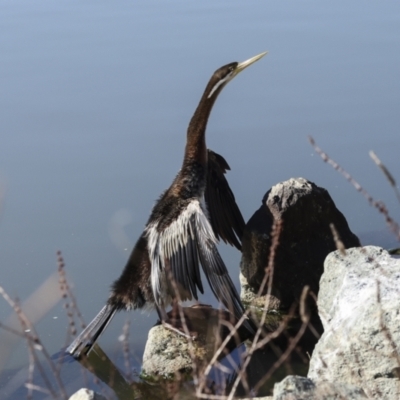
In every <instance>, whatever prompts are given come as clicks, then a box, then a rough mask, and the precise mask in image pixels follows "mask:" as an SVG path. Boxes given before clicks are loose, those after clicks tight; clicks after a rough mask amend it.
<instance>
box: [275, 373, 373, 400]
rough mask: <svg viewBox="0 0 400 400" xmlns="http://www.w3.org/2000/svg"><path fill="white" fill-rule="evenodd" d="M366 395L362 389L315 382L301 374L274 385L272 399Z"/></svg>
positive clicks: (350, 399) (340, 398)
mask: <svg viewBox="0 0 400 400" xmlns="http://www.w3.org/2000/svg"><path fill="white" fill-rule="evenodd" d="M366 398H367V396H366V395H365V393H364V392H363V390H362V389H360V388H357V387H354V386H351V385H347V384H338V383H327V382H322V383H320V384H315V383H314V382H313V381H312V380H311V379H308V378H305V377H303V376H293V375H289V376H287V377H286V378H285V379H284V380H283V381H282V382H279V383H276V384H275V386H274V395H273V397H272V400H343V399H346V400H359V399H360V400H362V399H366Z"/></svg>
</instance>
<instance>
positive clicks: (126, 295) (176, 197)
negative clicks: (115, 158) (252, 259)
mask: <svg viewBox="0 0 400 400" xmlns="http://www.w3.org/2000/svg"><path fill="white" fill-rule="evenodd" d="M265 54H266V53H261V54H259V55H257V56H255V57H252V58H250V59H249V60H247V61H244V62H241V63H238V62H233V63H230V64H227V65H225V66H223V67H221V68H219V69H217V70H216V71H215V72H214V74H213V75H212V77H211V79H210V81H209V82H208V84H207V87H206V89H205V91H204V93H203V96H202V98H201V100H200V103H199V105H198V107H197V109H196V111H195V113H194V115H193V117H192V119H191V121H190V124H189V127H188V130H187V141H186V148H185V155H184V159H183V165H182V168H181V170H180V171H179V172H178V174H177V176H176V178H175V179H174V181H173V182H172V185H171V186H170V187H169V189H167V190H166V191H165V192H164V193H163V194H162V195H161V197H160V198H159V200H158V201H157V202H156V204H155V206H154V208H153V210H152V212H151V215H150V218H149V220H148V222H147V224H146V227H145V229H144V231H143V233H142V234H141V236H140V238H139V240H138V241H137V243H136V245H135V247H134V248H133V250H132V253H131V255H130V257H129V259H128V262H127V264H126V266H125V268H124V270H123V272H122V274H121V276H120V277H119V278H118V279H117V280H116V281H115V282H114V283H113V285H112V287H111V293H110V296H109V298H108V300H107V303H106V305H105V306H104V307H103V308H102V309H101V311H100V312H99V313H98V314H97V316H96V317H95V318H94V319H93V321H92V322H91V323H90V324H89V325H88V326H87V327H86V328H85V329H84V330H83V332H82V333H81V334H80V335H79V336H78V337H77V338H76V339H75V340H74V341H73V342H72V344H71V345H70V346H69V347H68V348H67V352H68V353H70V354H72V355H73V356H74V357H76V358H79V357H80V356H81V355H82V354H88V353H89V351H90V350H91V349H92V347H93V345H94V343H95V342H96V340H97V339H98V338H99V336H100V335H101V333H102V332H103V331H104V329H105V328H106V327H107V325H108V324H109V322H110V321H111V319H112V317H113V316H114V315H115V313H116V312H117V311H119V310H123V309H125V310H132V309H136V308H143V307H148V306H153V307H155V308H156V310H157V312H158V315H159V317H160V320H161V321H162V322H163V323H164V324H167V325H169V317H168V315H167V312H166V307H167V306H168V305H169V304H172V303H173V302H174V301H175V297H176V296H175V293H176V290H175V289H176V288H178V290H179V298H180V300H182V301H183V300H191V299H192V298H195V299H196V300H197V298H198V296H197V290H199V291H200V292H201V293H203V285H202V281H201V277H200V269H199V265H201V267H202V269H203V271H204V275H205V276H206V278H207V280H208V282H209V284H210V286H211V290H212V291H213V293H214V295H215V296H216V298H217V299H218V300H219V301H220V302H221V303H223V304H224V306H225V307H227V309H228V310H229V311H231V312H232V313H233V314H234V316H235V318H237V319H239V318H241V317H242V316H243V313H244V308H243V305H242V303H241V301H240V297H239V294H238V293H237V291H236V288H235V286H234V284H233V282H232V280H231V278H230V276H229V274H228V271H227V269H226V266H225V264H224V262H223V261H222V258H221V256H220V254H219V252H218V250H217V247H216V244H217V242H218V239H219V238H221V239H222V240H224V241H225V242H227V243H230V244H232V245H234V246H236V247H237V248H238V249H240V246H241V245H240V239H241V236H242V233H243V229H244V220H243V217H242V215H241V213H240V211H239V208H238V206H237V205H236V202H235V197H234V195H233V193H232V191H231V189H230V187H229V184H228V182H227V181H226V179H225V176H224V174H225V172H226V170H228V169H229V166H228V164H227V162H226V161H225V159H224V158H223V157H222V156H220V155H219V154H216V153H214V152H213V151H211V150H207V147H206V139H205V133H206V126H207V121H208V117H209V115H210V112H211V109H212V107H213V105H214V102H215V100H216V99H217V97H218V95H219V93H221V91H222V89H223V88H224V86H225V85H226V84H227V83H228V82H229V81H231V80H232V79H233V78H234V77H235V76H236V75H237V74H238V73H239V72H241V71H243V70H244V69H245V68H246V67H248V66H249V65H251V64H253V63H254V62H256V61H257V60H259V59H260V58H261V57H263V56H264V55H265ZM171 277H172V278H173V279H174V282H175V285H172V284H171V279H170V278H171ZM244 326H245V327H246V328H247V329H248V330H249V331H253V330H254V328H253V325H252V324H251V321H249V320H247V319H246V320H245V321H244Z"/></svg>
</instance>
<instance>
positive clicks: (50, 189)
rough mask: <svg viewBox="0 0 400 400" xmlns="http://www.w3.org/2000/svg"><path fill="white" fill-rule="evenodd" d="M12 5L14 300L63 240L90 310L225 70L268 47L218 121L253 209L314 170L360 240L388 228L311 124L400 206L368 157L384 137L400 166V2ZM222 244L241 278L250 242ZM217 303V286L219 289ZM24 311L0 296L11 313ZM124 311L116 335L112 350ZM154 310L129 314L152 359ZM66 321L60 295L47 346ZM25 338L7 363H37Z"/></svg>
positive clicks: (6, 237)
mask: <svg viewBox="0 0 400 400" xmlns="http://www.w3.org/2000/svg"><path fill="white" fill-rule="evenodd" d="M0 11H1V12H0V54H1V57H0V71H1V73H0V87H1V96H0V115H1V117H0V120H1V146H0V194H1V196H2V200H1V217H2V218H1V221H0V249H1V250H0V265H1V271H2V273H1V282H0V285H1V286H3V287H4V289H5V290H6V291H7V292H8V293H9V294H10V295H11V296H12V297H16V296H18V297H19V298H20V299H22V300H23V299H25V298H26V297H27V296H29V295H30V294H31V293H32V292H33V291H35V289H36V288H37V287H38V286H40V285H41V284H42V282H43V281H44V280H45V279H46V278H47V277H48V276H49V275H51V274H52V273H53V272H54V271H55V270H56V268H57V265H56V256H55V254H56V250H58V249H60V250H62V252H63V255H64V257H65V262H66V271H67V274H68V277H69V279H70V281H71V283H73V285H74V293H75V295H76V297H77V299H78V303H79V306H80V309H81V311H82V313H83V314H84V317H85V319H86V321H89V320H91V318H92V317H93V316H94V315H95V314H96V313H97V311H98V310H99V309H100V307H101V306H102V305H103V303H104V301H105V300H106V298H107V295H108V289H109V285H110V283H111V282H112V281H113V280H114V279H116V278H117V277H118V276H119V274H120V271H121V270H122V267H123V266H124V263H125V261H126V259H127V257H128V255H129V252H130V250H131V248H132V246H133V244H134V242H135V241H136V239H137V237H138V236H139V234H140V232H141V231H142V229H143V226H144V224H145V222H146V220H147V218H148V214H149V211H150V209H151V207H152V205H153V204H154V201H155V199H157V197H158V196H159V194H160V193H161V192H162V190H163V189H165V188H166V187H168V186H169V184H170V183H171V181H172V179H173V177H174V176H175V174H176V172H177V171H178V169H179V168H180V165H181V162H182V155H183V148H184V144H185V132H186V127H187V124H188V122H189V120H190V117H191V115H192V113H193V111H194V109H195V107H196V105H197V102H198V100H199V98H200V96H201V94H202V92H203V90H204V87H205V84H206V83H207V81H208V79H209V78H210V76H211V74H212V73H213V71H214V70H215V69H216V68H218V67H220V66H221V65H223V64H226V63H228V62H231V61H243V60H245V59H247V58H249V57H251V56H253V55H255V54H258V53H260V52H262V51H265V50H268V51H269V54H268V56H266V57H265V58H264V59H262V60H261V61H259V62H257V63H256V64H255V65H254V66H252V67H251V68H249V69H248V70H246V71H245V72H244V73H243V74H241V75H240V76H239V77H238V78H237V79H235V80H234V81H233V82H232V83H230V84H229V85H228V86H227V87H226V88H225V89H224V91H223V92H222V94H221V96H220V97H219V99H218V101H217V103H216V105H215V108H214V110H213V112H212V115H211V118H210V121H209V125H208V131H207V143H208V146H209V147H210V148H212V149H213V150H215V151H217V152H219V153H221V154H223V155H224V157H226V159H227V160H228V162H229V164H230V166H231V169H232V171H231V172H230V173H229V175H228V179H229V182H230V184H231V187H232V189H233V191H234V193H235V196H236V199H237V202H238V204H239V206H240V208H241V210H242V213H243V215H244V217H245V220H248V219H249V218H250V217H251V215H252V214H253V212H254V211H255V210H256V209H257V208H258V207H259V205H260V202H261V199H262V197H263V195H264V193H265V192H266V191H267V190H268V189H269V188H270V187H271V186H272V185H273V184H275V183H278V182H280V181H282V180H286V179H288V178H290V177H298V176H302V177H305V178H307V179H309V180H311V181H313V182H315V183H316V184H318V185H320V186H322V187H324V188H326V189H327V190H328V191H329V192H330V194H331V196H332V198H333V199H334V201H335V203H336V205H337V207H338V208H339V209H340V210H341V211H342V212H343V213H344V214H345V216H346V217H347V219H348V222H349V224H350V227H351V229H352V230H353V231H354V232H355V233H356V234H358V235H360V236H361V238H362V237H368V238H370V237H371V236H368V235H370V232H376V231H381V230H384V229H385V222H384V219H383V217H382V216H381V215H379V214H378V213H377V212H376V211H375V210H374V209H372V208H371V207H370V206H369V205H368V203H367V202H366V200H365V199H364V198H363V197H362V196H361V195H360V194H359V193H357V192H356V191H355V190H354V189H353V188H352V187H351V185H349V184H348V183H347V182H346V181H345V179H343V178H342V177H341V176H340V175H339V174H338V173H337V172H336V171H334V170H333V169H332V168H331V167H329V166H328V165H326V164H324V163H323V162H322V160H321V159H320V157H319V156H318V155H316V154H315V152H314V151H313V149H312V148H311V146H310V144H309V143H308V140H307V136H308V135H312V136H313V137H314V139H315V140H316V141H317V143H318V144H319V145H320V146H321V147H322V148H323V149H324V150H325V151H326V152H327V153H328V154H329V155H330V156H332V158H334V159H335V160H336V161H338V162H339V163H340V164H341V165H342V166H343V167H345V168H346V170H347V171H349V172H350V173H351V174H352V175H353V176H354V177H355V178H356V179H357V180H358V181H359V182H360V183H361V184H362V185H363V186H364V187H365V189H367V190H368V191H369V192H370V193H371V194H372V195H373V196H375V197H376V198H377V199H382V200H384V201H385V203H386V204H387V206H388V207H389V209H390V210H391V212H392V215H393V216H394V217H395V218H396V217H397V218H398V219H399V217H398V216H399V204H398V202H397V201H396V198H395V196H394V194H393V191H392V190H391V188H390V187H389V185H388V183H387V182H386V180H385V179H384V177H383V175H382V173H381V172H380V171H379V170H378V169H377V168H376V166H375V165H374V164H373V163H372V161H371V160H370V158H369V156H368V152H369V151H370V150H374V151H375V152H376V154H377V155H378V156H379V157H380V158H381V159H382V161H383V162H384V163H385V164H386V165H387V167H388V168H389V169H390V170H391V171H392V173H393V174H394V175H395V177H397V178H398V179H400V157H399V142H400V132H399V127H400V113H399V106H400V79H399V69H400V68H399V65H400V3H399V2H398V1H394V0H393V1H385V2H374V1H366V0H358V1H353V2H347V1H336V2H331V3H328V2H320V1H316V0H310V1H303V2H298V1H294V0H292V1H286V2H260V1H246V2H243V1H229V2H227V1H212V2H211V1H206V2H186V1H176V0H175V1H169V2H161V1H159V2H155V1H146V2H144V1H136V2H127V1H121V2H105V1H99V0H97V1H61V0H59V1H57V2H54V1H40V2H30V1H19V2H14V1H10V0H5V1H3V2H2V3H1V5H0ZM374 237H375V239H376V235H375V236H374ZM376 240H378V241H379V240H380V244H383V245H387V246H389V245H392V243H393V242H394V240H393V239H391V238H390V236H382V237H381V238H378V239H376ZM221 253H222V256H223V258H224V260H225V261H226V264H227V265H229V266H230V271H231V273H232V276H233V277H234V279H235V280H236V282H238V278H237V275H238V265H239V259H240V255H239V253H238V252H237V251H235V250H234V249H231V248H228V247H227V246H222V245H221ZM204 300H205V301H206V302H213V301H214V300H213V299H212V297H210V293H209V292H208V294H207V296H206V297H205V298H203V301H204ZM43 302H46V299H43ZM213 304H215V302H214V303H213ZM10 314H12V313H11V310H10V307H9V306H8V305H7V304H6V303H5V302H2V303H1V304H0V321H5V320H6V319H7V318H8V316H9V315H10ZM126 317H127V314H124V315H122V314H121V316H119V317H118V318H116V319H115V321H113V322H112V324H111V326H110V327H109V328H108V330H107V331H106V333H105V334H104V335H103V337H102V339H101V345H102V347H104V349H105V350H106V351H108V352H109V354H111V355H112V354H117V352H118V349H119V348H120V347H119V346H120V343H116V341H115V338H116V337H117V336H118V335H119V334H120V332H121V330H122V325H123V322H124V320H125V319H126ZM155 318H156V317H155V315H154V314H141V313H140V312H135V313H131V314H130V319H131V322H132V328H131V329H132V332H131V338H132V345H133V347H134V352H135V355H136V356H137V360H138V365H139V364H140V359H141V355H142V351H143V345H144V342H145V340H146V337H147V331H148V329H149V328H150V327H151V326H152V325H153V324H154V322H155ZM66 326H67V320H66V318H65V312H64V310H63V309H62V307H61V306H57V307H56V308H53V309H52V310H51V311H50V312H49V313H47V314H46V315H45V316H44V318H43V319H42V320H41V322H40V323H39V324H38V330H39V333H40V334H41V337H42V340H43V342H44V343H45V344H46V346H47V347H48V349H49V351H50V352H54V351H56V350H58V349H59V348H60V347H61V346H62V345H63V344H64V342H65V341H66V339H65V330H66ZM15 346H16V347H15V351H14V350H13V351H12V352H11V353H12V357H11V358H10V360H9V361H8V363H7V364H6V365H5V366H3V367H13V366H19V365H22V364H23V363H25V362H26V360H27V354H26V353H27V352H26V349H25V348H24V347H23V346H17V344H15ZM0 397H1V396H0Z"/></svg>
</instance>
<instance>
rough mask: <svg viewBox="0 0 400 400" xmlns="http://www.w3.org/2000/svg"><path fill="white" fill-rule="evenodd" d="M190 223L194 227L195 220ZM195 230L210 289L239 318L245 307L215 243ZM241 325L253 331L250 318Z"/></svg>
mask: <svg viewBox="0 0 400 400" xmlns="http://www.w3.org/2000/svg"><path fill="white" fill-rule="evenodd" d="M192 224H193V227H195V221H194V220H193V219H192ZM195 232H196V237H197V245H198V251H199V256H200V262H201V265H202V267H203V270H204V274H205V276H206V278H207V280H208V283H209V285H210V287H211V290H212V292H213V293H214V295H215V297H216V298H217V299H218V300H219V301H220V302H221V303H222V304H223V305H224V306H225V307H226V308H227V309H228V310H229V311H230V312H231V313H232V314H233V315H234V316H235V318H236V319H238V320H239V319H240V318H241V317H242V316H243V314H244V312H245V309H244V307H243V304H242V302H241V300H240V296H239V293H238V292H237V290H236V288H235V285H234V284H233V282H232V279H231V277H230V276H229V274H228V271H227V269H226V266H225V264H224V261H223V260H222V258H221V256H220V254H219V252H218V249H217V247H216V246H215V243H213V242H212V241H211V240H207V239H205V238H204V237H201V235H200V233H199V231H198V230H195ZM243 325H244V326H245V327H246V328H247V329H248V331H249V332H251V333H252V334H254V333H255V329H254V326H253V324H252V323H251V322H250V320H247V319H246V320H245V321H244V323H243Z"/></svg>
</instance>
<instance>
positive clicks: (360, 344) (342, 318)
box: [308, 246, 400, 400]
mask: <svg viewBox="0 0 400 400" xmlns="http://www.w3.org/2000/svg"><path fill="white" fill-rule="evenodd" d="M318 310H319V315H320V317H321V320H322V323H323V327H324V334H323V335H322V337H321V338H320V340H319V341H318V343H317V345H316V347H315V350H314V352H313V355H312V357H311V360H310V369H309V373H308V377H309V378H311V379H313V380H314V381H315V382H321V381H328V382H344V383H348V384H352V385H355V386H358V387H362V388H363V389H364V391H365V393H366V394H367V396H368V397H369V398H374V399H386V400H390V399H399V398H400V380H399V372H400V259H399V258H395V257H392V256H390V255H389V253H388V252H387V251H385V250H383V249H382V248H379V247H374V246H368V247H363V248H354V249H348V250H346V254H345V255H343V254H341V253H340V252H338V251H335V252H334V253H331V254H329V256H328V257H327V258H326V261H325V271H324V274H323V275H322V278H321V283H320V292H319V297H318Z"/></svg>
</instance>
